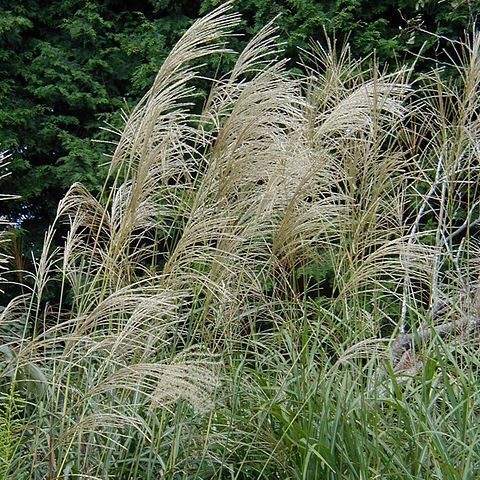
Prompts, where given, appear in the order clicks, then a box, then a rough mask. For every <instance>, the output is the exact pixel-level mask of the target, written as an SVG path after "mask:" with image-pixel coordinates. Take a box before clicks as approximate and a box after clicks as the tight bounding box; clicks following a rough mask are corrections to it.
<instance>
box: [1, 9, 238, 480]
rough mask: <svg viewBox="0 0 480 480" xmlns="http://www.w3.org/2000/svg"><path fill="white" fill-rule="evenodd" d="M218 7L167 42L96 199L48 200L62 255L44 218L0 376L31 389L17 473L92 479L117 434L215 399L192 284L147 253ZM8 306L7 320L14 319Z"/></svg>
mask: <svg viewBox="0 0 480 480" xmlns="http://www.w3.org/2000/svg"><path fill="white" fill-rule="evenodd" d="M230 8H231V6H230V5H229V4H226V5H224V6H222V7H220V8H218V9H217V10H216V11H214V12H213V13H212V14H210V15H208V16H206V17H205V18H203V19H202V20H199V21H198V22H196V23H195V24H194V25H193V26H192V27H191V28H190V29H189V30H188V31H187V33H186V34H185V35H184V37H183V38H182V39H181V40H180V41H179V43H178V44H177V46H176V47H175V48H174V49H173V50H172V52H171V55H170V56H169V57H168V58H167V60H166V61H165V63H164V65H163V66H162V68H161V70H160V72H159V74H158V75H157V78H156V80H155V83H154V85H153V87H152V89H151V90H150V91H149V92H148V94H147V95H146V96H145V97H144V99H143V100H142V101H141V102H140V103H139V106H138V107H137V108H136V109H135V110H134V111H133V112H132V115H131V117H130V118H129V120H128V121H127V124H126V127H125V130H124V133H123V134H122V136H121V138H120V141H119V144H118V147H117V149H116V151H115V154H114V156H113V160H112V172H115V171H116V172H118V173H116V175H117V177H116V179H115V180H114V184H113V187H112V188H111V191H110V193H109V194H108V195H107V194H105V197H106V198H104V199H103V200H97V199H95V198H94V197H92V196H91V195H90V194H89V193H88V191H86V189H85V188H84V187H83V186H82V185H80V184H75V185H73V186H72V188H71V189H70V190H69V192H68V193H67V195H66V197H65V198H64V200H63V201H62V202H61V203H60V205H59V209H58V214H57V220H56V222H60V221H62V220H63V219H67V221H68V222H69V227H70V231H69V233H68V235H67V238H66V244H65V247H64V248H63V249H62V251H59V250H58V249H56V248H54V247H53V246H52V245H53V236H54V227H51V228H50V229H49V231H48V232H47V235H46V240H45V246H44V249H43V252H42V254H41V256H40V258H39V260H38V261H36V262H35V275H34V283H35V287H34V291H33V292H32V294H31V296H30V297H29V298H28V299H26V303H27V305H26V308H25V312H26V315H27V317H28V322H29V324H30V325H32V329H29V330H28V331H25V334H24V337H23V338H21V339H20V341H19V342H18V343H17V344H12V348H11V354H12V355H11V358H10V360H9V367H8V368H7V369H6V370H3V372H2V383H5V382H7V383H8V382H10V383H11V384H12V385H14V386H15V388H17V389H19V390H21V391H22V392H23V395H24V396H26V397H28V398H31V399H32V417H31V420H32V429H33V435H32V436H31V437H30V438H29V439H28V441H27V442H26V444H25V456H24V458H23V462H24V463H23V464H22V468H23V467H25V462H30V470H29V475H30V477H29V478H40V477H42V476H45V475H47V476H49V477H50V478H54V477H55V478H56V476H58V475H68V473H67V472H76V474H77V475H87V476H89V475H92V476H98V477H100V478H103V477H104V476H105V475H110V473H109V472H111V469H112V465H111V464H107V465H104V466H103V465H102V462H101V459H102V458H108V457H109V455H110V454H109V453H108V452H109V451H111V450H112V449H114V450H115V451H117V450H118V449H119V448H120V449H121V448H122V445H123V444H124V443H125V439H126V438H127V436H128V432H131V433H132V435H136V434H135V432H140V433H141V434H142V435H143V436H144V437H145V438H147V437H148V438H149V442H150V443H151V442H153V439H152V438H151V437H150V436H149V433H150V430H151V427H150V425H152V422H154V421H155V420H154V419H155V417H156V416H157V415H158V412H159V411H162V409H165V408H166V407H167V406H168V405H172V404H173V403H175V402H177V401H178V400H180V399H184V400H186V402H187V403H189V404H191V405H192V406H193V408H194V409H195V411H198V412H200V413H202V412H205V411H208V410H209V409H210V408H212V406H213V400H212V399H213V396H214V393H215V390H216V388H217V386H218V369H219V366H220V362H219V357H218V356H213V355H211V354H209V353H208V352H207V351H203V350H201V349H200V348H196V349H193V348H188V349H185V347H186V346H187V345H188V342H189V340H188V337H187V335H186V334H187V332H186V331H185V330H184V326H185V325H187V322H188V316H189V315H190V312H189V309H190V308H191V305H189V298H191V291H192V290H194V285H193V286H192V285H187V284H186V283H182V282H181V281H180V282H179V281H169V282H167V281H166V280H171V279H172V276H171V275H170V276H165V275H163V276H162V275H158V274H157V273H155V272H154V271H153V270H150V267H149V262H152V259H153V257H154V256H155V255H156V254H157V250H156V249H157V248H158V247H157V246H156V245H155V244H154V242H153V241H152V240H153V239H154V238H156V235H159V234H161V235H162V236H164V235H168V229H169V224H170V223H171V221H172V220H175V219H176V218H177V217H178V216H179V214H180V213H181V212H182V209H185V208H187V205H188V204H186V203H185V202H186V200H188V195H189V194H190V190H191V188H192V182H193V180H194V179H195V177H196V175H197V171H196V169H197V168H198V165H197V163H198V159H196V158H194V156H195V155H197V151H198V149H197V147H196V146H195V142H197V140H198V139H199V138H200V136H199V135H198V133H197V131H196V130H195V129H194V128H193V126H192V122H191V117H189V115H188V114H187V111H186V110H185V108H186V106H187V105H188V100H189V99H190V98H192V95H193V93H194V91H193V89H192V88H191V87H189V86H188V82H189V81H190V80H192V79H194V78H195V77H196V76H197V75H198V73H197V67H195V66H192V62H196V61H197V60H201V59H202V58H204V57H205V56H207V55H211V54H215V53H217V54H218V53H225V52H228V51H229V50H227V49H226V48H224V47H223V42H224V39H225V38H226V37H228V35H229V32H230V30H231V29H232V28H233V27H234V26H235V25H236V24H237V23H238V22H239V17H238V15H237V14H231V13H228V10H229V9H230ZM202 136H203V134H202ZM197 156H198V155H197ZM172 180H173V182H172ZM187 211H188V209H187ZM152 243H153V245H152ZM162 253H163V252H162ZM207 261H209V259H208V258H207ZM57 279H58V280H59V281H60V285H61V297H60V300H59V301H60V304H59V305H58V306H54V307H53V308H52V309H50V310H48V309H44V306H43V304H44V293H45V289H46V287H47V285H48V283H49V282H52V281H56V280H57ZM193 280H194V281H195V282H198V281H199V280H200V281H202V277H201V276H199V275H195V276H193ZM70 288H72V289H73V302H72V306H71V308H69V307H68V302H67V296H68V295H69V289H70ZM17 304H18V305H19V304H20V303H19V301H18V302H16V303H15V302H14V303H12V304H11V307H10V308H9V309H8V310H7V311H5V312H4V317H5V321H7V322H8V321H13V320H16V311H17V310H18V308H16V306H17V307H18V305H17ZM14 316H15V318H13V317H14ZM23 386H25V387H26V388H25V389H23ZM30 387H40V388H37V389H36V390H35V391H33V389H31V388H30ZM33 399H34V401H33ZM171 408H172V410H173V411H174V410H175V409H174V407H171ZM172 414H173V412H172ZM166 451H168V448H167V450H166ZM156 463H158V461H156ZM18 468H19V470H18V471H20V467H18Z"/></svg>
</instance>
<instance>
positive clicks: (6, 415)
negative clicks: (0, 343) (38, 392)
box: [0, 384, 26, 480]
mask: <svg viewBox="0 0 480 480" xmlns="http://www.w3.org/2000/svg"><path fill="white" fill-rule="evenodd" d="M24 407H25V402H24V400H23V399H22V398H21V397H20V395H19V394H18V393H17V392H16V391H15V389H14V385H13V384H12V386H11V389H10V391H9V392H7V393H4V392H1V391H0V479H1V480H8V479H10V478H13V477H12V474H13V468H14V464H15V463H16V461H18V457H19V456H20V455H21V452H20V448H21V444H22V437H23V434H24V430H25V428H26V425H25V420H24V418H23V415H24Z"/></svg>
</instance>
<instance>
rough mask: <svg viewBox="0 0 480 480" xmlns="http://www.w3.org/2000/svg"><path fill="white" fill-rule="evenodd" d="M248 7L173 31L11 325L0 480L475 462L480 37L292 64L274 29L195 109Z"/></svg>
mask: <svg viewBox="0 0 480 480" xmlns="http://www.w3.org/2000/svg"><path fill="white" fill-rule="evenodd" d="M239 21H240V18H239V17H238V15H237V14H235V13H232V11H231V5H230V3H226V4H225V5H223V6H221V7H219V8H218V9H217V10H215V11H214V12H212V13H211V14H209V15H207V16H206V17H204V18H203V19H201V20H198V21H197V22H195V23H194V24H193V25H192V27H191V28H190V29H189V30H188V31H187V32H186V33H185V35H184V36H183V37H182V39H181V40H180V41H179V42H178V44H177V45H176V46H175V47H174V48H173V50H172V52H171V53H170V55H169V56H168V57H167V59H166V60H165V62H164V64H163V66H162V67H161V69H160V71H159V73H158V75H157V77H156V79H155V81H154V84H153V85H152V87H151V89H150V90H149V91H148V92H147V93H146V94H145V96H144V97H143V98H142V99H141V100H140V102H139V103H138V105H137V106H136V107H135V108H134V109H133V110H132V111H131V112H129V114H128V115H127V114H125V126H124V129H123V130H122V131H119V132H117V131H114V130H113V129H112V134H114V135H117V139H116V142H115V145H116V146H115V150H114V152H113V155H112V158H111V163H110V170H109V175H108V178H107V179H106V180H105V186H104V189H103V191H102V193H101V195H99V196H98V198H97V197H94V196H92V195H91V194H90V193H89V192H88V191H87V189H86V188H85V187H84V186H83V185H81V184H79V183H77V184H75V185H72V187H71V188H70V190H69V191H68V193H67V194H66V196H65V198H64V199H63V200H62V201H61V202H60V205H59V207H58V213H57V218H56V220H55V223H54V224H53V225H52V227H51V228H50V229H49V230H48V231H47V232H46V234H45V242H44V247H43V252H42V254H41V256H39V258H36V259H34V260H35V268H34V270H33V271H32V272H31V273H30V279H29V283H27V284H28V285H31V289H30V290H29V291H27V290H25V292H26V293H25V294H24V295H21V296H19V297H17V298H15V299H14V300H12V301H11V302H10V303H9V304H8V305H7V306H6V308H5V309H4V311H3V312H2V313H1V316H0V332H1V340H2V345H1V346H0V354H1V357H0V361H1V364H0V367H1V368H0V388H1V390H0V395H1V396H0V398H1V402H2V403H1V404H0V419H1V422H0V435H1V437H2V439H1V441H0V451H1V452H2V455H3V457H4V459H3V458H2V463H1V464H0V475H2V478H16V479H45V478H47V479H74V478H89V479H107V478H108V479H117V478H118V479H139V478H142V479H157V478H171V479H174V478H185V479H186V478H192V479H193V478H197V479H207V478H208V479H214V478H216V479H224V478H232V479H250V478H252V479H253V478H264V479H272V478H278V479H286V478H292V479H318V478H325V479H337V478H338V479H340V478H358V479H367V478H392V479H394V478H395V479H398V478H409V479H416V478H432V479H433V478H442V479H443V478H447V479H449V478H451V479H473V478H476V477H477V476H478V471H479V468H480V452H479V451H478V448H477V447H476V445H477V444H478V441H479V440H480V429H479V427H478V425H479V422H478V420H479V411H478V402H479V396H480V387H479V386H478V382H477V376H478V366H479V362H478V358H477V356H476V348H477V343H476V342H477V334H478V328H479V320H478V312H479V297H478V281H479V273H480V269H479V263H478V251H479V246H478V241H477V238H476V237H477V234H478V222H479V220H478V219H479V206H480V200H479V195H478V192H477V185H478V180H479V178H478V172H479V166H478V165H479V162H478V160H479V152H480V148H479V147H480V145H479V142H478V138H479V133H480V132H479V125H480V124H479V117H478V112H479V107H480V105H479V100H478V99H479V98H480V96H479V93H480V92H479V85H480V56H479V45H480V40H479V38H480V37H479V36H478V34H477V32H476V31H474V32H473V33H472V34H471V35H470V36H468V37H467V38H466V40H465V42H463V43H458V44H457V45H456V47H457V50H456V51H457V54H458V55H457V56H456V57H453V56H452V59H451V61H452V64H453V65H454V66H455V68H456V69H457V71H458V75H456V76H455V77H454V78H450V79H446V76H445V75H443V74H442V72H441V71H440V70H435V71H432V72H430V73H428V74H424V75H416V74H415V72H414V71H412V69H407V68H400V69H398V70H397V71H396V72H394V73H386V72H384V71H383V70H382V69H381V68H380V67H379V66H378V65H377V64H376V63H375V62H374V61H373V60H372V59H364V60H356V59H353V58H351V55H350V52H349V49H348V46H345V47H343V48H339V46H338V45H336V44H335V43H334V42H327V45H326V47H323V46H321V45H313V46H312V48H311V50H310V51H309V52H305V58H304V65H303V71H304V73H303V74H302V75H293V74H292V73H291V72H289V71H288V70H287V68H286V65H287V61H286V60H284V59H282V58H281V46H280V45H279V43H278V38H277V34H276V30H275V27H274V25H273V23H271V24H268V25H266V26H265V27H264V28H263V29H262V30H261V32H260V33H259V34H257V35H256V36H255V37H254V38H253V39H252V40H251V41H250V42H249V43H248V45H247V46H246V48H245V49H244V50H243V51H242V52H241V53H239V54H237V55H236V60H235V64H234V67H233V68H232V69H231V71H230V72H229V73H228V74H225V75H224V76H222V77H220V78H215V79H211V91H210V94H209V96H208V98H207V99H206V100H205V104H204V108H203V110H202V112H201V113H200V114H194V113H193V111H195V109H194V108H193V106H194V102H195V99H196V95H197V92H196V90H195V87H194V85H195V81H196V80H197V79H199V78H202V79H204V74H202V68H203V67H204V63H205V62H206V59H207V57H210V56H212V55H235V53H234V52H232V51H230V50H229V49H228V48H227V47H226V41H227V40H228V37H229V36H231V35H233V34H234V33H233V32H234V28H235V26H236V25H237V24H238V23H239ZM58 231H62V232H63V231H66V232H67V233H66V234H65V236H64V237H63V240H62V242H63V243H62V244H61V246H57V245H58V240H57V238H58ZM25 288H26V287H25ZM52 292H55V295H54V296H53V298H54V299H53V300H52ZM8 325H22V328H21V329H18V328H16V329H15V328H12V329H8V328H4V327H5V326H8Z"/></svg>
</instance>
